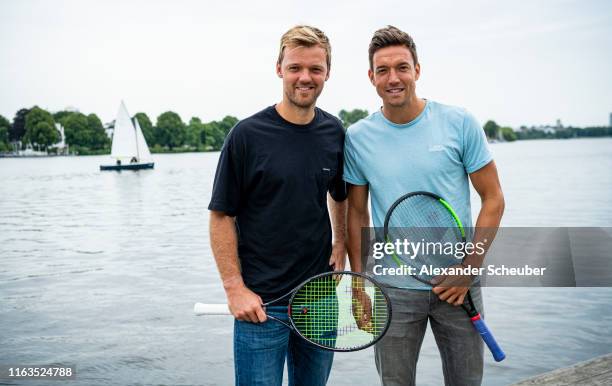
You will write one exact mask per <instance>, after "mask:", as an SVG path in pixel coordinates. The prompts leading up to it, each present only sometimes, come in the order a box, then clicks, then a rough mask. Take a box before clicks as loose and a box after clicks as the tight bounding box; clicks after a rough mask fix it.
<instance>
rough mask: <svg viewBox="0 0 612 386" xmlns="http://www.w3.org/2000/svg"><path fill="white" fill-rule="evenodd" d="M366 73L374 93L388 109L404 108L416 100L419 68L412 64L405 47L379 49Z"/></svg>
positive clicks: (417, 65)
mask: <svg viewBox="0 0 612 386" xmlns="http://www.w3.org/2000/svg"><path fill="white" fill-rule="evenodd" d="M372 67H373V68H372V69H370V70H369V71H368V76H369V77H370V81H371V82H372V84H373V85H374V87H376V92H377V93H378V95H380V97H381V98H382V100H383V104H384V105H385V106H388V107H394V108H398V107H404V106H407V105H408V104H409V103H410V102H411V101H413V100H415V99H416V81H417V80H418V79H419V74H420V70H421V69H420V66H419V64H418V63H417V64H416V65H415V64H414V60H413V58H412V54H411V53H410V50H409V49H408V48H407V47H405V46H389V47H385V48H381V49H379V50H377V51H376V52H375V53H374V56H373V57H372Z"/></svg>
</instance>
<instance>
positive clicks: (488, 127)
mask: <svg viewBox="0 0 612 386" xmlns="http://www.w3.org/2000/svg"><path fill="white" fill-rule="evenodd" d="M484 132H485V134H486V135H487V138H490V139H496V138H497V136H498V132H499V125H498V124H497V123H495V121H487V123H485V125H484Z"/></svg>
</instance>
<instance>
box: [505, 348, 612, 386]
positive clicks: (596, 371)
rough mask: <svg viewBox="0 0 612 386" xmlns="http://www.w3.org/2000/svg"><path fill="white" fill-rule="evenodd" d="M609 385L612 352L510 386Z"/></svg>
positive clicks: (611, 379)
mask: <svg viewBox="0 0 612 386" xmlns="http://www.w3.org/2000/svg"><path fill="white" fill-rule="evenodd" d="M535 385H538V386H539V385H551V386H552V385H555V386H570V385H571V386H574V385H581V386H609V385H612V354H607V355H603V356H600V357H597V358H594V359H591V360H588V361H585V362H580V363H576V364H575V365H573V366H570V367H565V368H562V369H557V370H553V371H551V372H549V373H544V374H541V375H538V376H536V377H533V378H529V379H526V380H524V381H521V382H519V383H514V384H513V385H512V386H535Z"/></svg>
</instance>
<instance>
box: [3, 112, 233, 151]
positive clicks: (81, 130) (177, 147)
mask: <svg viewBox="0 0 612 386" xmlns="http://www.w3.org/2000/svg"><path fill="white" fill-rule="evenodd" d="M134 118H135V119H137V120H138V123H139V125H140V128H141V129H142V132H143V134H144V137H145V139H146V140H147V144H148V145H149V147H150V148H151V151H152V152H166V151H170V152H171V151H205V150H219V149H220V148H221V146H222V145H223V141H224V139H225V136H226V135H227V133H228V132H229V130H230V129H231V128H232V127H233V126H234V125H235V124H236V122H238V119H237V118H236V117H232V116H229V115H228V116H226V117H225V118H223V119H222V120H220V121H211V122H202V120H201V119H200V118H198V117H192V118H191V119H190V120H189V122H188V123H185V122H183V120H182V119H181V117H180V116H179V115H178V114H177V113H175V112H173V111H166V112H164V113H162V114H160V115H159V116H158V117H157V119H156V121H155V124H153V122H152V121H151V119H150V118H149V117H148V116H147V114H145V113H143V112H139V113H136V114H135V115H134V116H133V117H132V119H134ZM56 123H59V124H61V126H62V127H63V128H64V135H65V142H66V144H67V145H69V147H70V151H71V153H76V154H105V153H109V152H110V145H111V140H110V139H109V138H108V136H107V135H106V131H105V128H104V125H103V124H102V121H101V120H100V118H99V117H98V116H97V115H96V114H94V113H91V114H87V115H86V114H83V113H81V112H79V111H70V110H61V111H57V112H54V113H51V112H49V111H46V110H44V109H42V108H40V107H38V106H34V107H32V108H29V109H28V108H23V109H21V110H19V111H17V113H16V114H15V117H14V118H13V121H12V122H10V121H9V120H8V119H7V118H5V117H3V116H2V115H0V152H7V151H11V150H13V146H12V145H11V144H17V143H20V144H21V148H25V147H26V146H27V145H28V144H29V145H32V147H33V148H35V149H36V150H48V151H50V152H53V151H54V149H50V146H51V145H53V144H56V143H58V142H59V141H60V139H61V138H60V133H59V131H58V129H57V128H56ZM113 125H114V122H113V123H112V124H111V127H112V126H113Z"/></svg>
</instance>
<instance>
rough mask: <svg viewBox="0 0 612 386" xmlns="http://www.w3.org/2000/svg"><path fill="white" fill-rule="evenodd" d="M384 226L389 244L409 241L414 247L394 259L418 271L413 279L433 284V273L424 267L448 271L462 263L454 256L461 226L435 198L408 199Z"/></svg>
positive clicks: (398, 205) (398, 207)
mask: <svg viewBox="0 0 612 386" xmlns="http://www.w3.org/2000/svg"><path fill="white" fill-rule="evenodd" d="M385 225H386V227H387V229H386V232H387V233H386V241H387V242H391V243H395V242H396V241H399V242H400V243H403V242H404V240H406V241H408V242H410V243H412V244H413V247H412V248H410V249H409V250H408V251H407V252H408V253H404V254H397V253H396V254H395V257H396V258H399V259H401V261H402V262H403V263H404V264H405V265H408V266H411V267H413V268H415V269H416V274H415V275H413V276H415V277H417V278H418V279H420V280H423V281H431V279H432V278H433V277H434V276H435V275H431V274H430V273H431V270H428V271H427V272H425V271H423V270H422V269H421V268H422V267H424V266H427V267H430V266H431V267H447V266H450V265H453V264H458V263H459V262H461V260H460V259H457V257H456V256H455V255H454V251H455V249H456V247H457V246H459V245H461V241H462V235H461V231H460V229H459V228H458V224H457V222H456V220H455V218H454V217H453V215H452V214H451V213H450V212H449V210H448V209H447V208H446V207H445V206H444V205H442V204H441V203H440V201H438V200H436V199H434V198H433V197H430V196H427V195H414V196H410V197H407V198H406V199H404V200H402V201H401V202H400V203H398V204H397V205H396V206H395V207H394V208H393V211H392V212H391V213H390V216H389V218H388V222H387V224H385ZM404 252H406V251H404ZM449 252H450V253H449ZM396 262H397V260H396Z"/></svg>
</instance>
